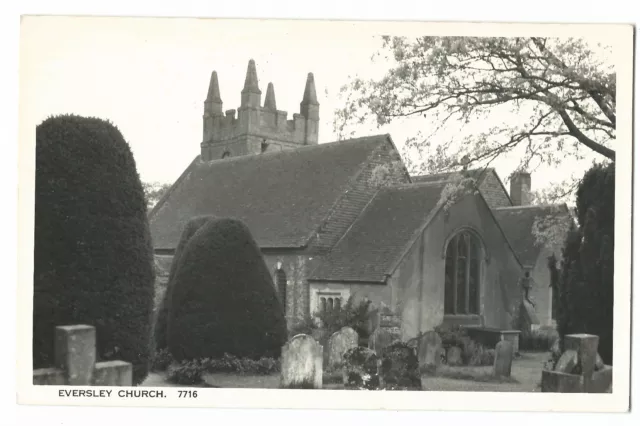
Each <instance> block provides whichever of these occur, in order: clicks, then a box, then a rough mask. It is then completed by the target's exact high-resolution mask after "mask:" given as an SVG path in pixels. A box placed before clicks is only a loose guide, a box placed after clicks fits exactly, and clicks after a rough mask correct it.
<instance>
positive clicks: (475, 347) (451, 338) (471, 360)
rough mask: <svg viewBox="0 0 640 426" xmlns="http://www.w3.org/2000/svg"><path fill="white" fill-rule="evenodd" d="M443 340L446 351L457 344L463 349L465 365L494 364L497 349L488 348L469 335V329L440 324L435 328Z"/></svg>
mask: <svg viewBox="0 0 640 426" xmlns="http://www.w3.org/2000/svg"><path fill="white" fill-rule="evenodd" d="M435 331H436V332H437V333H438V334H439V335H440V339H441V340H442V348H443V350H444V351H445V353H446V352H447V351H448V350H449V349H450V348H452V347H454V346H456V347H458V348H460V350H461V351H462V363H463V364H464V365H472V366H483V365H493V361H494V359H495V349H493V348H487V347H486V346H484V345H482V344H481V343H479V342H476V341H474V340H472V339H471V337H469V334H468V332H467V330H465V329H464V328H463V327H460V326H450V327H445V326H440V327H437V328H436V330H435Z"/></svg>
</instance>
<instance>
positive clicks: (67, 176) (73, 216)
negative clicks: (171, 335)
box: [33, 115, 154, 384]
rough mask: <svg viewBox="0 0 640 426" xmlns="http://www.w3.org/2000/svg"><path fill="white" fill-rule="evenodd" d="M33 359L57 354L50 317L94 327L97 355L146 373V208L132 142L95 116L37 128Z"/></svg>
mask: <svg viewBox="0 0 640 426" xmlns="http://www.w3.org/2000/svg"><path fill="white" fill-rule="evenodd" d="M35 180H36V182H35V230H34V231H35V236H34V261H35V262H34V312H33V367H34V368H43V367H51V366H52V365H53V362H54V347H53V342H54V340H55V339H54V329H55V326H57V325H67V324H88V325H92V326H94V327H96V336H97V342H96V346H97V347H96V349H97V356H98V358H99V360H101V361H108V360H123V361H127V362H130V363H132V364H133V368H134V369H133V381H134V383H136V384H137V383H140V382H141V381H142V380H143V379H144V377H146V374H147V370H148V363H149V357H150V334H151V320H152V310H153V296H154V294H153V293H154V266H153V252H152V247H151V238H150V234H149V226H148V222H147V208H146V202H145V198H144V192H143V190H142V184H141V182H140V178H139V176H138V173H137V170H136V164H135V161H134V159H133V155H132V153H131V150H130V148H129V145H128V144H127V143H126V142H125V140H124V138H123V136H122V134H121V133H120V131H119V130H118V129H117V128H116V127H115V126H114V125H113V124H111V123H109V122H107V121H104V120H101V119H99V118H85V117H79V116H75V115H63V116H58V117H52V118H48V119H47V120H45V121H44V122H42V123H41V124H40V125H38V126H37V128H36V176H35Z"/></svg>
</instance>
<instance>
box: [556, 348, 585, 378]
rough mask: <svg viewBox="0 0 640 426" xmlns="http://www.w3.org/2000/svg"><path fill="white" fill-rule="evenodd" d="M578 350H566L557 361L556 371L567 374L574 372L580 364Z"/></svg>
mask: <svg viewBox="0 0 640 426" xmlns="http://www.w3.org/2000/svg"><path fill="white" fill-rule="evenodd" d="M578 362H579V361H578V352H576V351H564V353H563V354H562V355H561V356H560V358H559V359H558V362H557V363H556V368H555V369H554V370H555V371H558V372H560V373H565V374H572V373H573V370H574V369H575V368H576V366H577V365H578Z"/></svg>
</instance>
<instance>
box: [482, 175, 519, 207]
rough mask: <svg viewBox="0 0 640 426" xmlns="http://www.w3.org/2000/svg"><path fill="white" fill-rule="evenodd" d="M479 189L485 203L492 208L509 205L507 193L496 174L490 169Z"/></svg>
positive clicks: (509, 200)
mask: <svg viewBox="0 0 640 426" xmlns="http://www.w3.org/2000/svg"><path fill="white" fill-rule="evenodd" d="M480 191H481V192H482V195H483V196H484V198H485V200H486V201H487V204H489V207H491V208H492V209H495V208H498V207H509V206H511V205H512V204H511V199H510V198H509V196H508V195H507V193H506V192H505V190H504V187H503V186H502V183H501V182H500V181H499V180H498V177H497V176H496V174H495V173H494V172H493V171H491V172H488V173H487V174H486V176H485V177H484V179H483V180H482V183H481V184H480Z"/></svg>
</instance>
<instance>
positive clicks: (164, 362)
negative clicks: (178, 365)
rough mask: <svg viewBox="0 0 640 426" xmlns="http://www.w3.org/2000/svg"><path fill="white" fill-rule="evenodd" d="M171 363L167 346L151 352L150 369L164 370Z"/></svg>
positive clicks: (171, 358) (171, 359)
mask: <svg viewBox="0 0 640 426" xmlns="http://www.w3.org/2000/svg"><path fill="white" fill-rule="evenodd" d="M172 363H173V357H172V356H171V354H170V353H169V350H168V349H167V348H164V349H160V350H158V351H156V352H155V353H154V354H153V358H152V359H151V368H150V369H151V371H166V370H167V368H169V366H170V365H171V364H172Z"/></svg>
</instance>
